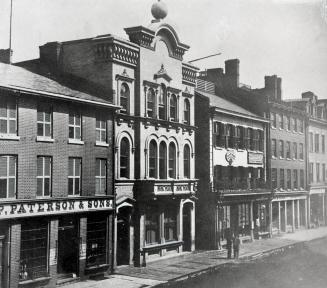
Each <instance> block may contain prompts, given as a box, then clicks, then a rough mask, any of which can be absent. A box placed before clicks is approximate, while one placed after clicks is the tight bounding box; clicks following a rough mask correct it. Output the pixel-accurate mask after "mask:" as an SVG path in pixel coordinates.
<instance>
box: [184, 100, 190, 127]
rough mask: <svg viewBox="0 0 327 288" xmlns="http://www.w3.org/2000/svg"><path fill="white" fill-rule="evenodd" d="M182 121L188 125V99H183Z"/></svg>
mask: <svg viewBox="0 0 327 288" xmlns="http://www.w3.org/2000/svg"><path fill="white" fill-rule="evenodd" d="M184 123H185V124H187V125H190V101H189V100H188V99H185V100H184Z"/></svg>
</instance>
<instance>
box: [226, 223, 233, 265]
mask: <svg viewBox="0 0 327 288" xmlns="http://www.w3.org/2000/svg"><path fill="white" fill-rule="evenodd" d="M226 240H227V244H226V246H227V247H226V248H227V259H231V258H232V245H233V239H232V232H231V231H230V229H229V230H227V233H226Z"/></svg>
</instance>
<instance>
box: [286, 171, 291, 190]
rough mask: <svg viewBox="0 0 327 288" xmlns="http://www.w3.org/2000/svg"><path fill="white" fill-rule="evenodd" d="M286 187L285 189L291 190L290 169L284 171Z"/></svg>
mask: <svg viewBox="0 0 327 288" xmlns="http://www.w3.org/2000/svg"><path fill="white" fill-rule="evenodd" d="M286 181H287V182H286V185H287V189H291V188H292V182H291V169H287V171H286Z"/></svg>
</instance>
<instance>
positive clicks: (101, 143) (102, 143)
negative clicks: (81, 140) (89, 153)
mask: <svg viewBox="0 0 327 288" xmlns="http://www.w3.org/2000/svg"><path fill="white" fill-rule="evenodd" d="M95 146H100V147H109V144H108V143H106V142H99V141H96V142H95Z"/></svg>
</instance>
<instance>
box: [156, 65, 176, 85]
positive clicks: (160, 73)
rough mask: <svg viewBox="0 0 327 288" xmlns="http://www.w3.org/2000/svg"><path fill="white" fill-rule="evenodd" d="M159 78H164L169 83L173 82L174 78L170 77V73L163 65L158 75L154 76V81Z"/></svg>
mask: <svg viewBox="0 0 327 288" xmlns="http://www.w3.org/2000/svg"><path fill="white" fill-rule="evenodd" d="M159 78H163V79H165V80H166V81H167V82H170V81H171V80H172V78H171V77H170V76H169V75H168V73H167V71H166V69H165V67H164V65H163V64H161V68H160V70H159V71H158V72H157V73H156V74H154V79H156V80H157V79H159Z"/></svg>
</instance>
